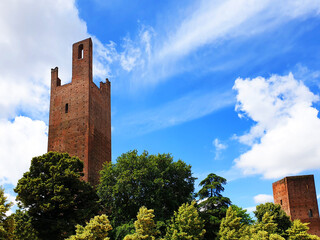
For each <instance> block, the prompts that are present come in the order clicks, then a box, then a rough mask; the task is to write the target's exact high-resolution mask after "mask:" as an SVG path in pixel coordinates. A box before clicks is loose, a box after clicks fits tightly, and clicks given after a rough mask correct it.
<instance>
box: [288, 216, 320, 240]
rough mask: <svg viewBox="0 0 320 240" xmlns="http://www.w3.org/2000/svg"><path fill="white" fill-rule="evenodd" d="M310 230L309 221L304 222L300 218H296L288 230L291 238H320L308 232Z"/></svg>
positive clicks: (291, 239)
mask: <svg viewBox="0 0 320 240" xmlns="http://www.w3.org/2000/svg"><path fill="white" fill-rule="evenodd" d="M308 230H309V227H308V223H302V222H301V221H300V220H299V219H296V220H294V221H293V224H292V226H291V227H290V228H289V229H288V230H287V232H288V235H289V240H320V237H317V236H315V235H311V234H308Z"/></svg>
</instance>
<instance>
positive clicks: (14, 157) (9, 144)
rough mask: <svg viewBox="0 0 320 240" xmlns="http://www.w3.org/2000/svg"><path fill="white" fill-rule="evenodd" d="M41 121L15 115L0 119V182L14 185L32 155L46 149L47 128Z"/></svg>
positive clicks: (24, 170)
mask: <svg viewBox="0 0 320 240" xmlns="http://www.w3.org/2000/svg"><path fill="white" fill-rule="evenodd" d="M47 129H48V127H47V126H46V124H45V123H44V122H43V121H38V120H36V121H34V120H32V119H30V118H28V117H16V118H15V119H14V121H13V122H10V121H7V120H0V136H1V138H0V159H1V161H0V184H5V183H10V184H12V185H16V183H17V181H18V180H19V179H20V178H21V177H22V175H23V173H24V172H26V171H27V170H28V169H29V167H30V163H31V159H32V157H34V156H38V155H41V154H43V153H45V152H46V151H47V142H48V137H47V131H48V130H47Z"/></svg>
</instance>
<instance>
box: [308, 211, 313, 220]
mask: <svg viewBox="0 0 320 240" xmlns="http://www.w3.org/2000/svg"><path fill="white" fill-rule="evenodd" d="M308 215H309V217H310V218H312V217H313V214H312V210H311V209H309V211H308Z"/></svg>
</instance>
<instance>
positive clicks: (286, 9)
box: [159, 0, 320, 59]
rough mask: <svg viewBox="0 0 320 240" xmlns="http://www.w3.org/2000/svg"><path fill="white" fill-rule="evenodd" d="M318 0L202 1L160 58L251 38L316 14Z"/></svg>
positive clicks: (174, 34) (183, 21)
mask: <svg viewBox="0 0 320 240" xmlns="http://www.w3.org/2000/svg"><path fill="white" fill-rule="evenodd" d="M319 12H320V5H319V2H318V1H317V0H306V1H300V0H283V1H272V0H227V1H218V0H215V1H211V0H202V1H197V2H196V3H195V6H194V8H192V12H191V14H189V15H187V16H186V17H185V18H184V19H182V20H181V22H180V23H179V24H178V26H177V27H176V31H174V32H172V34H171V35H170V36H168V38H167V39H168V40H167V41H166V42H165V44H164V45H163V47H162V49H160V51H159V58H160V59H163V58H168V57H169V56H170V57H169V58H172V57H180V56H183V55H186V54H189V53H190V52H192V51H194V50H196V49H197V48H199V47H202V46H204V45H206V44H210V43H214V42H216V41H220V40H225V39H232V38H236V37H239V36H247V35H253V34H256V33H259V32H262V31H264V30H266V29H268V28H270V27H273V26H276V25H278V24H281V23H284V22H287V21H289V20H291V19H294V18H299V17H304V16H306V15H315V14H319Z"/></svg>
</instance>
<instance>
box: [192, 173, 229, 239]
mask: <svg viewBox="0 0 320 240" xmlns="http://www.w3.org/2000/svg"><path fill="white" fill-rule="evenodd" d="M226 183H227V180H226V179H225V178H223V177H220V176H218V175H216V174H214V173H210V174H209V175H208V176H207V177H206V178H205V179H204V180H202V181H201V182H200V184H199V185H200V186H202V188H201V189H200V191H199V192H198V193H197V194H196V196H198V197H199V198H200V201H199V202H200V203H199V204H198V208H199V210H200V216H201V218H202V219H204V220H205V229H206V234H205V239H215V238H216V237H217V235H218V232H219V228H220V224H221V221H222V219H223V218H224V217H225V216H226V212H227V209H228V207H229V205H230V204H231V201H230V199H229V198H227V197H223V196H222V194H221V193H222V192H223V191H224V187H223V186H224V185H225V184H226Z"/></svg>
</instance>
